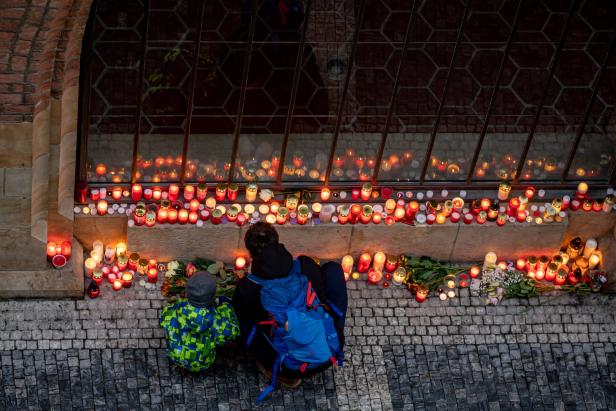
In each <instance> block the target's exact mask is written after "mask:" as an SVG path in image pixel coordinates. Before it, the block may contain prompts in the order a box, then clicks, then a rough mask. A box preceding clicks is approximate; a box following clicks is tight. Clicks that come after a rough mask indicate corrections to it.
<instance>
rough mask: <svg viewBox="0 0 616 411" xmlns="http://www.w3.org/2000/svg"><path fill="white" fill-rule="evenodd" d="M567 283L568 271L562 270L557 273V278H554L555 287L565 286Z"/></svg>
mask: <svg viewBox="0 0 616 411" xmlns="http://www.w3.org/2000/svg"><path fill="white" fill-rule="evenodd" d="M566 282H567V271H566V270H564V269H562V268H560V269H559V270H558V271H557V272H556V278H554V284H555V285H564V284H565V283H566Z"/></svg>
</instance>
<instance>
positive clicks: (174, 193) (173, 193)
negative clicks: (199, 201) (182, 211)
mask: <svg viewBox="0 0 616 411" xmlns="http://www.w3.org/2000/svg"><path fill="white" fill-rule="evenodd" d="M168 195H169V197H168V198H169V201H176V200H177V199H178V197H179V195H180V187H179V186H178V185H177V184H171V185H170V186H169V194H168ZM155 200H156V198H155Z"/></svg>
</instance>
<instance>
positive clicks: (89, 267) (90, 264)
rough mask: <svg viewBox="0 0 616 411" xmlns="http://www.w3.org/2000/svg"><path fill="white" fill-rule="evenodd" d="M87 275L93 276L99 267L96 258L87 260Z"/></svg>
mask: <svg viewBox="0 0 616 411" xmlns="http://www.w3.org/2000/svg"><path fill="white" fill-rule="evenodd" d="M83 266H84V269H85V272H86V275H92V272H93V271H94V269H96V267H97V266H98V263H97V262H96V260H95V259H94V258H91V257H90V258H86V260H85V261H84V263H83Z"/></svg>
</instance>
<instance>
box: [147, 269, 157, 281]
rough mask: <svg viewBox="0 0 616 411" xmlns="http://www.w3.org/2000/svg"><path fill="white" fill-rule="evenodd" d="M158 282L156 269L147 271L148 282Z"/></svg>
mask: <svg viewBox="0 0 616 411" xmlns="http://www.w3.org/2000/svg"><path fill="white" fill-rule="evenodd" d="M157 281H158V270H157V269H156V268H150V269H148V282H149V283H156V282H157Z"/></svg>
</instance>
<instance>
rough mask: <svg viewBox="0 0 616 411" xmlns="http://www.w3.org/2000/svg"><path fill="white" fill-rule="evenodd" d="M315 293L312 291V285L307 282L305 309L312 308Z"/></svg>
mask: <svg viewBox="0 0 616 411" xmlns="http://www.w3.org/2000/svg"><path fill="white" fill-rule="evenodd" d="M316 296H317V293H316V292H314V290H313V289H312V283H311V282H310V281H308V290H307V291H306V307H308V308H312V303H313V302H314V299H315V298H316Z"/></svg>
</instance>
